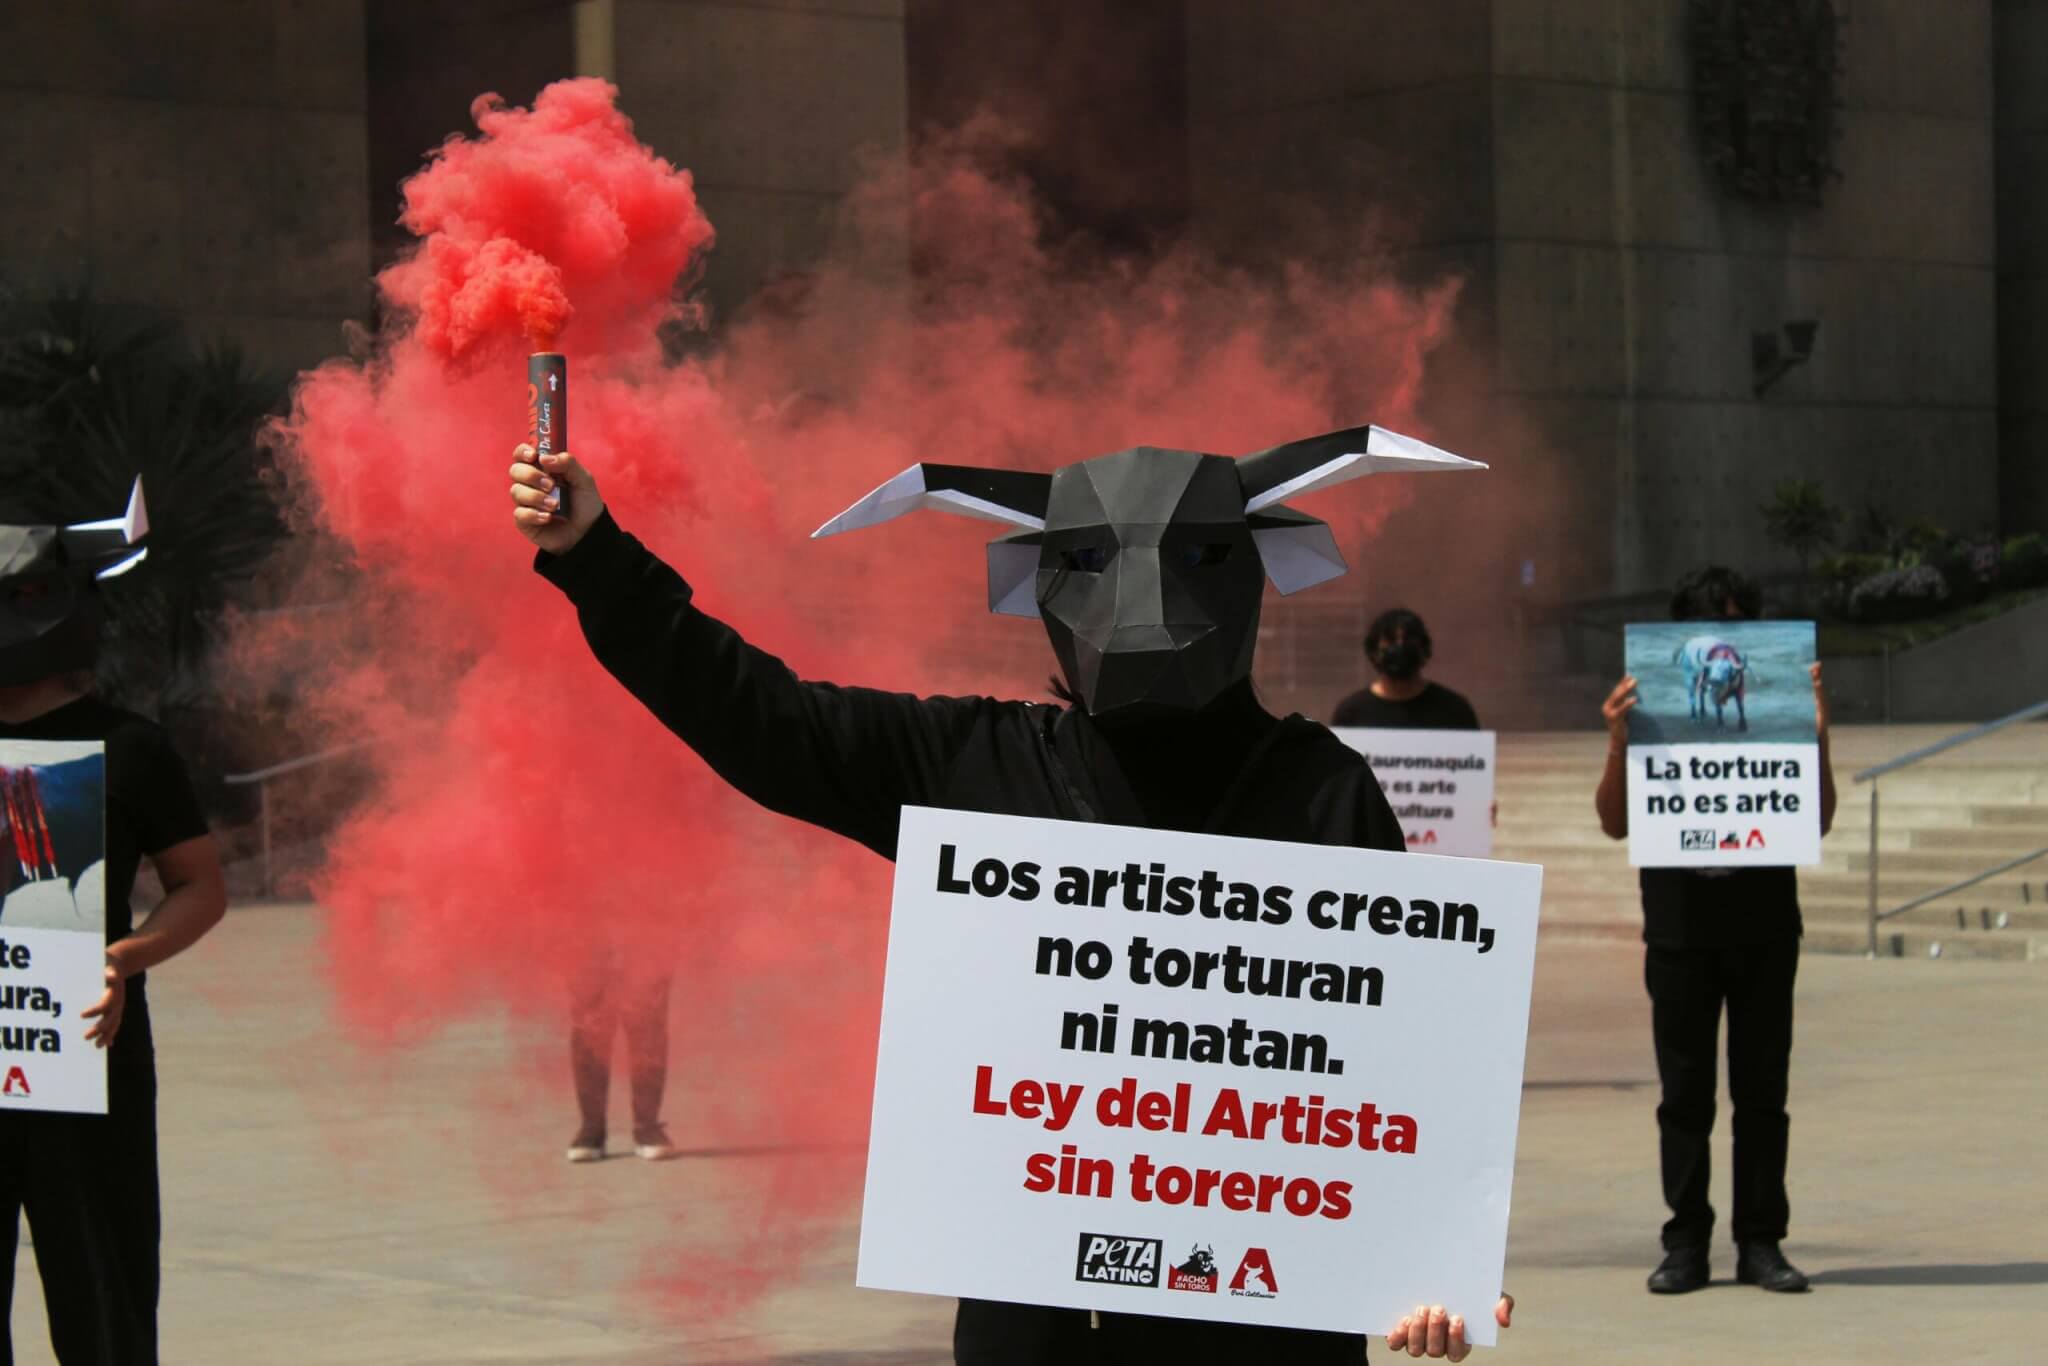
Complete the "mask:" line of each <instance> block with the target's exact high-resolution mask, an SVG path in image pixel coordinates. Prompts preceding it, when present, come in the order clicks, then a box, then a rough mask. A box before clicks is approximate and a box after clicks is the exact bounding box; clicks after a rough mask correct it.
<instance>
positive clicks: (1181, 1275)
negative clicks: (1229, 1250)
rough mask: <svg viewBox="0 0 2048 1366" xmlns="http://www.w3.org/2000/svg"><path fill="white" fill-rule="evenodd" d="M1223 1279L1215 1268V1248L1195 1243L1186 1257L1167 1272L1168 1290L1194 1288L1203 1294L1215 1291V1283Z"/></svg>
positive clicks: (1210, 1293)
mask: <svg viewBox="0 0 2048 1366" xmlns="http://www.w3.org/2000/svg"><path fill="white" fill-rule="evenodd" d="M1222 1279H1223V1273H1222V1272H1220V1271H1218V1270H1217V1269H1216V1249H1215V1248H1213V1247H1203V1246H1201V1245H1200V1244H1197V1245H1196V1246H1195V1248H1194V1250H1193V1251H1191V1252H1189V1253H1188V1259H1187V1260H1186V1261H1185V1262H1182V1263H1181V1264H1180V1265H1179V1266H1177V1267H1174V1268H1173V1270H1172V1271H1171V1272H1170V1273H1169V1274H1168V1276H1167V1280H1166V1288H1167V1289H1168V1290H1195V1291H1199V1292H1201V1293H1202V1294H1205V1295H1213V1294H1215V1293H1216V1283H1217V1282H1218V1281H1220V1280H1222Z"/></svg>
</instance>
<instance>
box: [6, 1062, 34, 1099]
mask: <svg viewBox="0 0 2048 1366" xmlns="http://www.w3.org/2000/svg"><path fill="white" fill-rule="evenodd" d="M32 1094H33V1092H31V1091H30V1090H29V1089H28V1073H26V1072H24V1071H22V1070H21V1069H20V1068H19V1067H10V1068H8V1069H7V1080H6V1082H5V1083H4V1084H0V1096H26V1095H32Z"/></svg>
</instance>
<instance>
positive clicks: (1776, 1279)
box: [1735, 1239, 1806, 1295]
mask: <svg viewBox="0 0 2048 1366" xmlns="http://www.w3.org/2000/svg"><path fill="white" fill-rule="evenodd" d="M1735 1279H1736V1280H1738V1281H1741V1282H1742V1283H1743V1284H1744V1285H1760V1286H1762V1287H1763V1288H1764V1289H1766V1290H1775V1291H1777V1292H1778V1293H1779V1294H1783V1295H1796V1294H1798V1293H1799V1292H1800V1291H1802V1290H1804V1289H1806V1273H1805V1272H1803V1271H1801V1270H1800V1269H1799V1268H1798V1267H1796V1266H1794V1265H1792V1263H1790V1262H1788V1261H1786V1260H1785V1254H1784V1253H1783V1252H1781V1251H1779V1250H1778V1245H1777V1244H1776V1243H1769V1242H1764V1241H1762V1240H1761V1239H1759V1240H1757V1241H1755V1242H1747V1243H1737V1244H1736V1245H1735Z"/></svg>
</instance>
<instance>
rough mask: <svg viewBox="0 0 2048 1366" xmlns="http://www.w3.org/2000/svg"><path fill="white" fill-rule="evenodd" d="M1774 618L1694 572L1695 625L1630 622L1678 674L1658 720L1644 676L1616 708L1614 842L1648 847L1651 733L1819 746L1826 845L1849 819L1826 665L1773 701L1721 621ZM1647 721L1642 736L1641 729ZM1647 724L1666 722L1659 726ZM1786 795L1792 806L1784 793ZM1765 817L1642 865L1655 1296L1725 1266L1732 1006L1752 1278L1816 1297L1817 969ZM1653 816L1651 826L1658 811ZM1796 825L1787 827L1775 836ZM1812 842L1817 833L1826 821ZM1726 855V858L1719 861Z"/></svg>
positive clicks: (1608, 799)
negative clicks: (1720, 1204)
mask: <svg viewBox="0 0 2048 1366" xmlns="http://www.w3.org/2000/svg"><path fill="white" fill-rule="evenodd" d="M1761 609H1762V600H1761V595H1760V594H1759V592H1758V591H1757V588H1756V586H1755V585H1754V584H1753V583H1751V582H1749V581H1748V580H1747V579H1744V578H1743V577H1742V576H1740V575H1738V574H1736V573H1734V572H1733V571H1731V570H1728V569H1723V568H1718V567H1717V568H1709V569H1705V570H1702V571H1700V572H1698V573H1696V574H1694V575H1692V576H1690V577H1689V578H1688V579H1686V581H1685V582H1684V583H1683V584H1682V585H1681V586H1680V588H1679V590H1678V592H1677V594H1676V595H1675V596H1674V597H1673V599H1672V603H1671V615H1672V619H1673V620H1674V621H1676V622H1682V623H1687V625H1685V626H1684V627H1680V628H1670V627H1661V626H1660V627H1656V628H1650V627H1643V628H1637V627H1633V626H1632V627H1630V628H1629V630H1630V632H1631V633H1632V637H1631V653H1632V654H1633V653H1635V650H1634V639H1633V633H1635V632H1637V631H1638V630H1641V631H1643V632H1644V633H1646V634H1647V633H1649V632H1651V631H1652V630H1653V629H1654V630H1655V631H1656V632H1657V633H1658V634H1657V637H1656V640H1657V644H1658V647H1659V648H1657V649H1656V651H1655V653H1654V655H1653V656H1649V657H1647V658H1646V661H1645V662H1646V664H1648V663H1654V666H1655V667H1656V668H1657V669H1658V670H1659V671H1660V673H1662V674H1666V675H1669V678H1668V679H1667V680H1662V681H1661V686H1660V689H1659V692H1658V697H1659V699H1660V701H1661V702H1662V703H1663V705H1661V706H1660V707H1659V708H1657V709H1655V710H1656V711H1657V712H1658V714H1657V715H1656V716H1655V718H1654V719H1651V718H1650V717H1648V716H1647V715H1646V709H1645V708H1644V707H1642V705H1641V702H1642V693H1641V684H1642V680H1641V679H1640V678H1639V677H1638V673H1639V672H1641V670H1635V671H1632V672H1631V673H1630V674H1629V675H1628V676H1626V677H1624V678H1623V679H1622V680H1621V681H1620V682H1619V683H1618V684H1616V685H1615V687H1614V690H1613V692H1611V693H1610V694H1609V695H1608V697H1607V700H1606V701H1605V702H1604V703H1603V704H1602V706H1601V715H1602V718H1603V719H1604V720H1605V722H1606V726H1607V733H1608V746H1607V764H1606V768H1605V769H1604V771H1603V772H1602V773H1601V775H1600V784H1599V787H1598V789H1597V791H1596V792H1595V794H1594V806H1595V809H1596V810H1597V812H1598V814H1599V817H1600V828H1601V829H1602V831H1604V832H1605V833H1606V834H1607V835H1608V836H1609V837H1610V838H1612V839H1617V840H1621V839H1630V838H1631V821H1630V812H1631V804H1632V803H1633V802H1634V801H1636V800H1637V797H1636V796H1634V795H1632V794H1631V790H1630V782H1631V778H1632V777H1635V778H1641V777H1642V776H1643V774H1641V773H1640V772H1635V771H1634V770H1633V768H1632V766H1634V765H1637V764H1638V763H1639V762H1640V761H1639V760H1638V759H1637V758H1636V757H1634V756H1636V755H1638V754H1639V753H1641V752H1642V751H1641V749H1640V748H1632V746H1636V747H1641V746H1643V744H1644V740H1645V736H1646V735H1647V736H1648V737H1649V738H1651V739H1658V738H1672V737H1674V736H1682V737H1686V738H1695V737H1696V738H1699V739H1703V740H1707V741H1714V742H1723V743H1726V742H1744V743H1746V742H1747V741H1748V740H1749V739H1750V737H1755V736H1760V735H1761V736H1764V737H1765V738H1766V739H1779V740H1783V739H1787V738H1798V739H1800V740H1803V741H1805V742H1806V743H1804V744H1802V745H1796V746H1795V745H1782V746H1781V748H1783V749H1786V750H1790V751H1793V752H1794V753H1799V752H1801V751H1804V752H1805V753H1806V754H1808V755H1809V756H1810V758H1811V759H1812V760H1817V762H1816V763H1815V764H1814V766H1815V768H1816V769H1817V773H1815V774H1813V775H1809V776H1810V777H1812V778H1813V779H1815V780H1816V781H1815V783H1814V790H1815V793H1816V795H1817V802H1816V803H1815V806H1816V808H1817V810H1816V811H1814V812H1813V813H1811V814H1809V815H1807V816H1806V817H1804V819H1807V820H1813V821H1814V823H1815V824H1816V825H1817V832H1818V834H1819V835H1825V834H1826V833H1827V831H1828V830H1829V828H1830V827H1831V826H1832V825H1833V824H1834V817H1835V779H1834V770H1833V767H1832V764H1831V763H1830V760H1829V756H1828V703H1827V693H1826V691H1825V690H1824V689H1823V687H1822V686H1821V669H1820V664H1819V663H1818V662H1813V663H1811V664H1809V665H1808V667H1807V674H1808V675H1809V679H1810V686H1811V700H1810V703H1809V702H1808V700H1807V699H1806V698H1805V697H1803V696H1799V695H1797V694H1800V693H1804V692H1805V691H1806V689H1805V688H1804V687H1801V688H1799V689H1797V690H1796V692H1795V690H1791V689H1785V688H1783V687H1782V686H1781V685H1777V683H1778V681H1777V680H1776V679H1775V678H1771V679H1770V680H1769V681H1770V683H1771V684H1773V685H1777V686H1773V687H1772V688H1771V689H1770V691H1775V692H1776V693H1777V694H1778V697H1777V698H1775V699H1769V700H1767V699H1765V698H1762V697H1760V696H1758V695H1757V692H1758V689H1759V687H1760V685H1761V684H1762V683H1763V679H1761V678H1760V677H1759V676H1758V671H1757V670H1756V669H1755V668H1754V667H1753V664H1754V657H1755V651H1754V650H1751V651H1748V652H1747V653H1745V651H1744V650H1743V649H1742V648H1741V647H1740V646H1737V645H1735V644H1732V643H1730V642H1729V641H1728V640H1726V639H1723V636H1724V635H1729V636H1732V635H1735V634H1737V633H1736V632H1732V631H1726V632H1717V631H1716V630H1715V629H1714V627H1715V624H1716V623H1720V622H1730V623H1733V622H1754V621H1755V619H1756V618H1757V617H1758V616H1759V615H1760V613H1761ZM1772 625H1778V624H1777V623H1772ZM1783 626H1784V631H1785V632H1786V633H1787V636H1788V638H1791V636H1792V635H1796V634H1797V633H1798V632H1799V631H1801V630H1803V632H1804V639H1805V642H1806V643H1805V646H1804V652H1805V654H1806V656H1807V657H1808V658H1811V649H1812V647H1811V640H1812V628H1811V623H1800V624H1797V625H1794V624H1790V623H1786V624H1783ZM1749 630H1750V633H1751V634H1752V635H1754V634H1755V633H1756V632H1757V631H1758V630H1759V628H1758V627H1756V626H1751V627H1750V628H1749ZM1672 642H1676V643H1675V645H1674V644H1672ZM1792 677H1793V678H1797V677H1798V675H1797V674H1796V673H1795V674H1792ZM1680 690H1682V691H1680ZM1632 721H1633V722H1634V723H1635V725H1634V726H1633V730H1634V731H1635V732H1637V733H1635V734H1632V733H1631V732H1632V725H1631V723H1632ZM1646 721H1648V722H1649V724H1647V725H1646V724H1644V723H1645V722H1646ZM1673 748H1676V747H1675V746H1674V747H1673ZM1749 748H1750V749H1752V750H1754V749H1758V748H1762V749H1768V748H1769V746H1768V744H1762V745H1751V746H1749ZM1720 752H1721V753H1724V754H1726V753H1729V752H1730V750H1729V749H1727V748H1724V749H1721V750H1720ZM1675 767H1676V766H1675V765H1674V770H1675ZM1771 795H1772V798H1773V801H1774V803H1775V801H1776V798H1777V796H1778V794H1777V793H1775V792H1774V793H1772V794H1771ZM1691 798H1692V803H1693V804H1692V805H1688V806H1687V807H1686V808H1685V810H1686V811H1687V812H1691V811H1694V810H1698V809H1709V810H1712V811H1714V812H1715V813H1716V814H1717V816H1718V813H1719V812H1720V811H1721V810H1723V809H1724V808H1723V807H1721V806H1709V807H1705V808H1702V807H1701V806H1700V805H1699V804H1700V803H1702V802H1705V801H1708V800H1711V799H1714V798H1713V794H1712V793H1710V792H1704V791H1702V790H1694V791H1693V792H1692V793H1691ZM1648 800H1651V801H1655V800H1657V799H1656V798H1655V797H1651V798H1649V799H1648ZM1738 800H1739V799H1738ZM1651 809H1652V810H1655V809H1656V808H1654V807H1652V808H1651ZM1737 809H1738V810H1739V809H1741V808H1740V807H1739V806H1738V808H1737ZM1795 814H1796V813H1795ZM1776 815H1777V813H1776V811H1775V808H1774V810H1773V816H1774V817H1776ZM1816 817H1817V819H1816ZM1764 819H1765V818H1764V817H1761V816H1759V817H1754V818H1750V819H1741V820H1739V821H1738V823H1737V824H1738V827H1748V830H1747V833H1746V834H1745V833H1744V831H1743V830H1742V829H1741V828H1736V829H1727V830H1726V831H1725V833H1721V832H1722V831H1723V830H1724V828H1725V827H1726V825H1727V822H1726V821H1721V822H1720V823H1719V824H1716V823H1715V820H1713V819H1709V818H1707V817H1701V816H1693V815H1690V814H1688V815H1686V816H1685V817H1684V818H1683V819H1681V820H1679V821H1678V824H1680V825H1699V826H1702V827H1711V828H1706V829H1703V830H1702V831H1700V832H1697V833H1700V834H1701V835H1703V836H1704V837H1703V838H1702V839H1699V840H1697V841H1694V840H1691V839H1689V837H1690V836H1692V835H1693V834H1695V833H1696V832H1694V831H1691V830H1681V831H1676V832H1673V833H1674V834H1675V836H1676V842H1675V843H1674V845H1673V846H1672V850H1671V852H1669V853H1667V854H1665V855H1664V856H1663V857H1662V859H1661V860H1660V859H1659V858H1658V857H1657V856H1656V855H1650V856H1646V857H1640V858H1637V859H1636V862H1638V863H1639V864H1641V865H1642V868H1641V874H1640V881H1641V883H1642V896H1643V941H1644V944H1645V945H1646V949H1645V957H1644V968H1643V976H1644V982H1645V985H1646V986H1647V988H1648V991H1649V995H1650V1028H1651V1034H1652V1038H1653V1040H1654V1042H1655V1046H1656V1054H1657V1075H1658V1079H1659V1082H1660V1084H1661V1087H1662V1099H1661V1100H1660V1102H1659V1104H1658V1106H1657V1130H1658V1144H1659V1149H1660V1154H1661V1164H1660V1165H1661V1168H1662V1175H1663V1186H1664V1201H1665V1203H1666V1204H1667V1205H1668V1206H1669V1207H1670V1210H1671V1217H1670V1219H1669V1220H1668V1221H1666V1223H1665V1224H1664V1228H1663V1235H1662V1237H1663V1246H1664V1258H1663V1260H1662V1261H1661V1262H1660V1263H1659V1264H1658V1266H1657V1268H1656V1269H1655V1270H1654V1271H1652V1272H1651V1273H1650V1277H1649V1289H1650V1291H1651V1293H1653V1294H1660V1295H1668V1294H1683V1293H1685V1292H1687V1291H1692V1290H1697V1289H1700V1288H1701V1287H1702V1286H1705V1285H1706V1284H1707V1283H1708V1282H1709V1281H1710V1280H1711V1279H1712V1273H1711V1271H1710V1269H1709V1261H1708V1246H1709V1243H1710V1242H1711V1240H1712V1237H1713V1231H1714V1210H1713V1206H1712V1205H1711V1204H1710V1203H1709V1202H1708V1199H1707V1195H1708V1184H1709V1176H1710V1171H1711V1164H1710V1150H1709V1142H1710V1139H1711V1135H1712V1131H1713V1126H1714V1095H1715V1089H1716V1070H1717V1069H1716V1065H1715V1054H1716V1051H1717V1044H1718V1040H1719V1031H1720V1024H1721V1013H1722V1010H1723V1009H1724V1007H1725V1009H1726V1011H1727V1015H1728V1089H1729V1095H1730V1099H1731V1101H1732V1102H1733V1109H1734V1114H1733V1117H1732V1121H1731V1127H1732V1128H1733V1130H1734V1139H1735V1142H1734V1168H1735V1170H1734V1190H1733V1196H1734V1199H1733V1206H1734V1209H1733V1218H1732V1220H1731V1223H1732V1232H1733V1234H1734V1238H1735V1244H1736V1263H1735V1275H1736V1279H1737V1280H1738V1281H1741V1282H1743V1283H1744V1284H1749V1285H1757V1286H1761V1287H1762V1288H1764V1289H1766V1290H1774V1291H1781V1292H1797V1291H1802V1290H1805V1289H1806V1288H1807V1279H1806V1276H1805V1275H1804V1274H1803V1273H1801V1272H1800V1270H1799V1269H1798V1268H1797V1267H1795V1266H1793V1265H1792V1263H1791V1262H1790V1261H1788V1260H1787V1259H1786V1257H1785V1254H1784V1251H1783V1250H1782V1248H1781V1246H1780V1244H1781V1243H1782V1242H1783V1241H1784V1238H1785V1235H1786V1226H1787V1223H1788V1221H1789V1219H1790V1217H1791V1204H1790V1200H1789V1198H1788V1196H1787V1193H1786V1189H1785V1167H1786V1156H1787V1138H1788V1133H1789V1130H1790V1123H1791V1121H1790V1120H1789V1118H1788V1117H1787V1115H1786V1112H1785V1099H1786V1089H1787V1077H1788V1075H1789V1073H1790V1070H1791V1060H1792V996H1793V990H1792V988H1793V980H1794V978H1795V976H1796V975H1797V972H1798V967H1799V938H1800V933H1801V921H1800V915H1799V885H1798V879H1797V877H1796V875H1795V873H1794V870H1793V868H1792V867H1790V866H1784V865H1774V864H1773V863H1771V862H1770V857H1769V856H1766V855H1764V853H1763V851H1762V849H1760V848H1752V847H1751V846H1754V845H1763V846H1764V847H1765V848H1769V847H1773V846H1771V845H1770V844H1769V843H1768V842H1767V840H1766V838H1765V836H1764V835H1763V833H1762V827H1761V826H1760V825H1759V824H1758V822H1759V821H1762V820H1764ZM1636 824H1637V825H1638V826H1641V825H1642V824H1643V821H1642V819H1641V817H1640V814H1639V817H1638V820H1637V822H1636ZM1779 828H1780V827H1778V826H1773V829H1774V831H1775V830H1778V829H1779ZM1798 833H1801V834H1805V835H1808V836H1809V837H1812V838H1814V839H1815V840H1816V841H1817V836H1815V835H1814V833H1813V830H1812V828H1811V827H1809V829H1808V830H1806V831H1802V832H1798ZM1643 834H1644V831H1643V830H1642V829H1640V828H1638V829H1636V830H1635V831H1634V836H1635V838H1637V839H1640V838H1641V837H1642V836H1643ZM1779 847H1782V846H1779ZM1816 847H1817V843H1816ZM1681 850H1683V851H1684V852H1680V851H1681ZM1780 857H1785V858H1786V859H1787V863H1788V864H1789V862H1790V861H1791V859H1790V856H1789V855H1780ZM1717 859H1721V860H1725V861H1726V862H1725V863H1724V865H1723V866H1712V864H1713V861H1715V860H1717ZM1660 864H1661V866H1660Z"/></svg>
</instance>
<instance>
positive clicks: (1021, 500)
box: [811, 464, 1052, 540]
mask: <svg viewBox="0 0 2048 1366" xmlns="http://www.w3.org/2000/svg"><path fill="white" fill-rule="evenodd" d="M1051 493H1052V476H1051V475H1049V474H1033V473H1031V472H1029V471H1026V470H985V469H977V468H976V467H974V466H972V465H931V464H918V465H912V466H911V467H910V468H909V469H907V470H905V471H903V473H901V474H899V475H897V476H896V477H895V478H894V479H891V480H889V481H887V482H886V483H884V484H882V485H881V486H880V487H879V488H877V489H875V491H874V492H872V493H870V494H868V496H867V497H865V498H863V499H861V500H860V501H859V502H857V503H855V504H854V505H853V506H852V507H850V508H848V509H847V510H846V511H844V512H842V513H840V514H839V515H838V516H837V517H834V518H833V519H832V520H831V521H829V522H827V523H825V525H823V526H821V527H819V528H818V529H817V530H816V531H813V532H812V533H811V537H812V539H814V540H815V539H816V538H818V537H820V536H837V535H838V534H839V533H840V532H842V531H859V530H860V529H861V528H863V527H871V526H879V525H881V524H882V523H883V522H889V521H894V520H895V519H896V518H898V517H901V516H902V515H903V514H904V513H906V512H916V511H917V510H918V509H920V508H933V509H936V510H938V511H941V512H957V513H959V514H960V515H961V516H963V517H979V518H981V519H982V520H983V521H988V522H1008V523H1009V524H1010V525H1011V526H1018V527H1024V528H1026V529H1027V530H1030V531H1043V530H1045V505H1046V500H1047V499H1048V498H1049V497H1050V496H1051Z"/></svg>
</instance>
